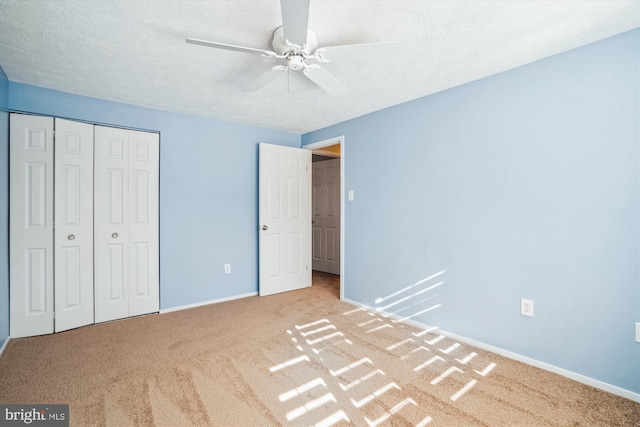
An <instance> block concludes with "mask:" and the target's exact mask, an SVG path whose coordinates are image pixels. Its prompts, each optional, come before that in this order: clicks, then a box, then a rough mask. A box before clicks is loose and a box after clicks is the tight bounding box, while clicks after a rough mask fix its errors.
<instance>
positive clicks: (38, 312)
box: [9, 114, 54, 338]
mask: <svg viewBox="0 0 640 427" xmlns="http://www.w3.org/2000/svg"><path fill="white" fill-rule="evenodd" d="M10 117H11V118H10V129H9V165H10V168H9V170H10V172H9V178H10V179H9V194H10V203H9V253H10V257H9V273H10V275H9V278H10V279H9V289H10V320H11V331H10V333H11V337H12V338H19V337H27V336H32V335H41V334H49V333H52V332H53V313H54V311H53V118H51V117H35V116H23V115H17V114H11V116H10Z"/></svg>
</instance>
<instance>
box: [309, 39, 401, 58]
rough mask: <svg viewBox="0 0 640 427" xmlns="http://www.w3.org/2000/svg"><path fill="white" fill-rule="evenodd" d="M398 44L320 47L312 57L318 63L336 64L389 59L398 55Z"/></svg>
mask: <svg viewBox="0 0 640 427" xmlns="http://www.w3.org/2000/svg"><path fill="white" fill-rule="evenodd" d="M399 47H400V43H398V42H384V43H367V44H350V45H344V46H329V47H321V48H320V49H318V50H316V51H315V52H314V54H313V56H315V57H316V59H317V60H318V61H320V62H334V61H335V62H338V61H342V60H353V59H367V58H373V59H375V58H382V59H391V58H393V57H394V56H396V55H397V54H398V53H399Z"/></svg>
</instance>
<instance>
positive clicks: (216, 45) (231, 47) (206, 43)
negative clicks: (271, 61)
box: [187, 38, 280, 58]
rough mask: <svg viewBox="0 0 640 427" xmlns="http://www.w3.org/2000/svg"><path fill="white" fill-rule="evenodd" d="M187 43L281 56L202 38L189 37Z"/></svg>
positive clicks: (267, 51) (274, 56) (275, 56)
mask: <svg viewBox="0 0 640 427" xmlns="http://www.w3.org/2000/svg"><path fill="white" fill-rule="evenodd" d="M187 43H191V44H198V45H201V46H207V47H215V48H217V49H225V50H234V51H236V52H245V53H254V54H258V55H262V56H268V57H272V58H277V57H279V56H280V55H278V54H277V53H275V52H272V51H270V50H263V49H254V48H252V47H244V46H236V45H232V44H226V43H217V42H210V41H207V40H200V39H192V38H188V39H187Z"/></svg>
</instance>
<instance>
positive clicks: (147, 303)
mask: <svg viewBox="0 0 640 427" xmlns="http://www.w3.org/2000/svg"><path fill="white" fill-rule="evenodd" d="M159 148H160V140H159V135H158V134H156V133H147V132H136V131H130V132H129V242H130V246H129V255H130V256H129V297H130V302H129V314H130V315H131V316H136V315H139V314H147V313H153V312H156V311H158V309H159V306H160V296H159V269H160V265H159V258H160V250H159V242H158V227H159V224H158V209H159V205H158V193H159V173H158V172H159V171H158V164H159Z"/></svg>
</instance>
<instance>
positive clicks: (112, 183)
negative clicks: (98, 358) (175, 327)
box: [94, 126, 160, 322]
mask: <svg viewBox="0 0 640 427" xmlns="http://www.w3.org/2000/svg"><path fill="white" fill-rule="evenodd" d="M158 162H159V137H158V134H155V133H146V132H137V131H130V130H125V129H117V128H110V127H105V126H96V127H95V167H94V177H95V195H94V207H95V212H94V227H95V232H94V235H95V238H94V239H95V242H94V257H95V319H96V322H105V321H108V320H115V319H122V318H124V317H129V316H136V315H139V314H147V313H153V312H156V311H158V309H159V305H160V301H159V286H160V282H159V239H158V231H159V230H158V223H159V213H158V212H159V199H158V198H159V194H158V193H159V163H158Z"/></svg>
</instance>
